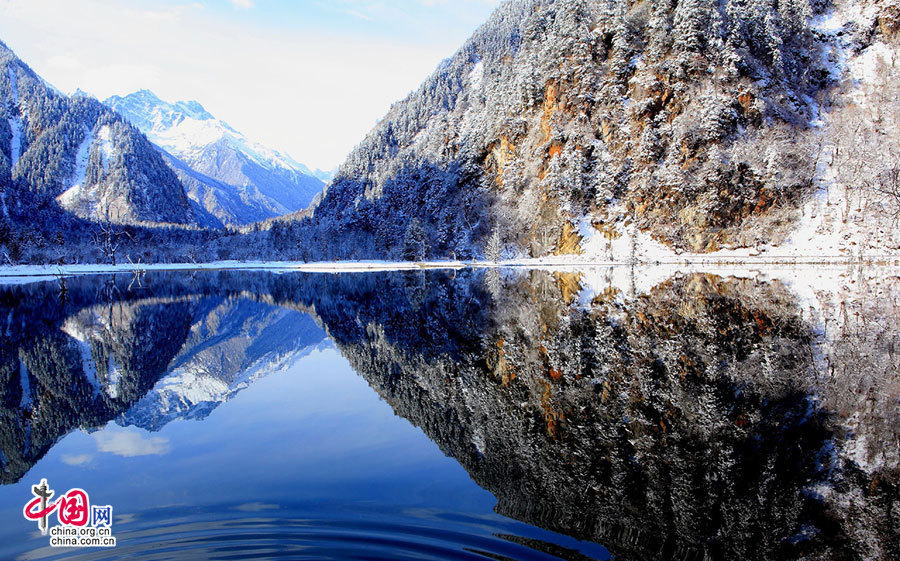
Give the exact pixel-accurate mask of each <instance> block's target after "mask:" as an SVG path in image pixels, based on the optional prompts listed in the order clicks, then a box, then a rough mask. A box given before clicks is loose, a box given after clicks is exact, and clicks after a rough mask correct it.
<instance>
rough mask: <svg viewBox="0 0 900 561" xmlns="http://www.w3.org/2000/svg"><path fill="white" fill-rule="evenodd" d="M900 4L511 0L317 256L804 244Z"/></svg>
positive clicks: (318, 241)
mask: <svg viewBox="0 0 900 561" xmlns="http://www.w3.org/2000/svg"><path fill="white" fill-rule="evenodd" d="M891 10H894V11H891ZM895 11H896V6H895V5H894V3H893V2H891V1H882V2H860V1H844V2H834V3H826V2H818V1H809V0H790V1H780V2H775V1H772V0H754V1H744V0H717V1H715V2H701V1H684V2H677V3H675V2H647V1H636V2H635V1H630V0H628V1H626V0H621V1H613V2H605V1H604V2H600V1H593V0H575V1H572V2H552V1H549V0H521V1H516V2H509V3H506V4H504V5H503V6H501V7H500V8H499V9H498V11H497V12H496V13H495V14H494V16H493V17H492V18H491V19H490V21H489V22H488V23H486V24H485V25H484V26H483V27H482V28H481V29H479V30H478V31H477V32H476V33H475V35H474V36H473V37H472V38H471V39H470V40H469V41H468V42H467V43H466V44H465V45H464V46H463V47H462V48H461V49H460V50H459V51H458V52H457V53H456V54H455V55H454V56H453V57H452V58H451V59H448V60H447V61H445V62H444V63H443V64H442V65H441V66H440V68H438V70H437V71H436V72H435V73H434V74H433V75H432V76H431V77H429V78H428V79H427V80H426V82H425V83H424V84H423V85H422V87H421V88H420V89H419V90H418V91H416V92H414V93H413V94H411V95H410V96H409V97H408V98H407V99H405V100H403V101H401V102H399V103H397V104H396V105H395V106H394V107H392V109H391V110H390V112H389V113H388V115H387V116H386V117H385V118H384V119H383V120H382V121H381V122H380V123H379V125H378V126H377V127H376V128H375V129H374V130H373V131H372V132H371V133H370V134H369V135H368V136H367V138H366V139H365V140H364V141H363V142H362V143H361V144H360V145H359V146H358V148H357V149H356V150H355V151H354V152H353V153H352V154H351V156H350V157H349V158H348V160H347V161H346V162H345V163H344V165H343V166H342V167H341V168H340V169H339V171H338V174H337V177H336V179H335V181H334V182H333V183H332V184H331V185H330V187H329V188H328V191H327V193H326V195H325V196H324V198H323V199H322V201H321V203H320V204H318V206H316V207H315V209H314V213H312V216H311V217H308V218H307V219H306V220H304V221H302V223H301V224H300V225H299V226H295V228H294V229H295V236H296V238H297V240H298V242H299V243H302V244H306V245H310V246H311V247H312V248H313V249H312V252H313V253H314V254H315V253H316V252H318V254H319V255H314V256H322V255H324V256H328V255H332V256H341V257H373V256H378V257H392V258H402V257H407V258H422V257H425V258H440V257H447V256H451V255H456V256H460V255H463V256H482V255H485V254H486V253H494V254H498V253H499V254H501V255H502V254H507V255H509V254H516V255H530V256H542V255H548V254H559V253H581V252H583V251H592V252H594V253H601V251H602V250H605V249H606V248H607V247H608V248H609V251H610V252H612V251H613V249H614V248H615V249H616V250H617V252H618V253H620V254H621V253H624V252H625V251H627V250H629V249H631V250H632V251H634V250H635V248H628V247H627V246H628V245H629V244H628V242H629V240H633V239H637V238H638V237H639V236H644V237H645V238H647V239H650V238H652V239H654V240H655V241H656V242H660V243H661V244H663V245H664V246H666V247H668V248H669V250H671V251H678V252H681V251H692V252H712V251H716V250H719V249H723V248H736V247H757V246H767V245H768V246H777V245H779V244H784V243H785V242H786V241H787V240H788V239H789V236H790V233H791V232H792V230H793V229H795V228H796V227H797V225H798V222H801V221H802V220H803V219H804V217H805V216H806V212H805V209H804V207H803V205H804V204H805V203H807V202H808V201H810V199H811V198H812V197H813V194H814V193H818V192H821V191H823V190H827V189H828V188H829V187H830V186H831V185H830V183H831V181H830V175H829V171H828V169H830V168H829V166H830V165H831V164H832V163H833V158H832V159H830V158H829V155H830V154H831V153H833V152H834V151H836V150H837V148H835V146H834V143H833V142H831V141H829V140H828V138H830V137H829V134H831V131H833V130H835V127H839V123H841V122H843V121H844V118H843V116H842V115H841V114H839V113H832V112H831V110H832V109H833V107H832V106H833V105H834V104H836V103H837V102H838V97H837V96H839V91H840V90H841V88H840V87H839V86H840V85H841V84H849V86H847V87H849V88H851V89H852V88H855V87H857V86H858V85H859V83H860V82H859V79H860V78H861V77H860V76H857V74H855V73H854V72H855V71H854V66H853V65H852V64H848V61H851V60H853V59H854V57H856V56H857V55H859V54H860V53H861V52H862V51H864V50H866V49H868V48H869V47H870V46H872V45H875V46H877V45H887V44H889V42H890V41H893V39H892V38H893V37H894V36H895V32H894V31H892V30H893V29H894V27H892V25H894V24H893V23H892V22H893V21H894V19H892V18H893V17H894V16H892V15H891V14H894V13H895ZM886 42H888V43H886ZM864 78H865V77H862V79H863V83H866V80H865V79H864ZM841 87H843V86H841ZM835 107H836V106H835ZM844 183H848V180H845V181H844ZM871 198H872V199H873V200H877V201H879V202H881V203H883V204H882V206H885V207H890V208H895V207H896V208H900V207H897V203H896V201H894V200H893V199H891V197H890V196H880V197H877V196H875V193H872V197H871ZM891 205H894V206H891ZM870 208H874V205H870ZM895 210H896V209H895ZM873 212H874V211H873ZM813 213H814V214H815V211H813ZM832 226H833V225H832ZM819 233H820V234H821V233H822V232H819ZM421 240H425V242H424V244H423V243H422V242H421ZM589 241H590V242H591V243H588V242H589ZM588 246H590V248H589V247H588ZM620 246H621V247H620ZM486 250H489V251H486ZM617 257H624V256H623V255H618V256H617Z"/></svg>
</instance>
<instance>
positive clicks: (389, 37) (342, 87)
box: [0, 0, 499, 169]
mask: <svg viewBox="0 0 900 561" xmlns="http://www.w3.org/2000/svg"><path fill="white" fill-rule="evenodd" d="M498 3H499V0H393V1H390V0H299V1H291V0H206V1H202V2H200V1H191V0H157V1H154V2H149V1H146V0H144V1H139V0H77V1H74V0H0V39H2V40H3V41H4V42H5V43H7V45H9V46H10V47H11V48H12V49H13V50H14V51H15V52H16V54H17V55H19V57H21V58H22V59H23V60H25V62H26V63H28V64H29V65H30V66H31V67H32V68H34V69H35V71H37V72H38V73H39V74H41V75H42V76H43V77H44V78H45V79H46V80H48V81H49V82H50V83H52V84H53V85H55V86H56V87H58V88H59V89H61V90H62V91H64V92H66V93H71V92H73V91H74V90H75V89H76V88H81V89H83V90H85V91H87V92H89V93H91V94H93V95H95V96H97V97H98V98H101V99H103V98H106V97H108V96H110V95H113V94H120V95H121V94H125V93H130V92H132V91H135V90H137V89H141V88H148V89H151V90H153V91H154V92H156V93H157V94H158V95H159V96H160V97H162V98H163V99H167V100H169V101H176V100H181V99H195V100H197V101H199V102H200V103H202V104H203V105H204V106H205V107H206V108H207V109H208V110H209V111H210V112H211V113H212V114H213V115H215V116H216V117H218V118H220V119H223V120H225V121H227V122H229V123H230V124H231V125H232V126H233V127H235V128H236V129H238V130H240V131H242V132H244V133H245V134H247V136H249V137H250V138H252V139H255V140H259V141H261V142H263V143H264V144H268V145H270V146H271V147H273V148H276V149H279V150H283V151H286V152H288V153H289V154H291V155H292V156H294V157H295V158H296V159H298V160H299V161H301V162H304V163H306V164H307V165H309V166H311V167H320V168H323V169H329V168H332V167H334V166H336V165H338V164H339V163H340V162H341V161H343V159H344V157H345V156H346V154H347V153H348V152H349V151H350V150H351V149H352V148H353V146H354V145H356V143H358V142H359V141H360V140H362V138H363V137H364V136H365V134H366V133H367V132H368V130H369V129H371V127H372V126H373V125H374V124H375V122H376V121H377V119H379V118H380V117H381V116H383V115H384V113H386V112H387V109H388V108H389V107H390V105H391V103H393V102H394V101H397V100H399V99H401V98H402V97H404V96H405V95H406V94H408V93H409V92H410V91H411V90H413V89H415V88H416V87H417V86H418V85H419V84H420V83H421V82H422V80H424V78H425V77H426V76H428V74H430V73H431V72H432V71H433V70H434V68H435V67H436V66H437V64H438V62H440V60H441V59H443V58H446V57H448V56H451V55H452V54H453V53H454V52H455V51H456V49H457V48H458V47H459V46H461V45H462V43H463V42H464V41H465V40H466V38H467V37H468V36H469V35H470V34H471V33H472V32H473V31H474V30H475V29H476V28H477V27H478V26H479V25H480V24H481V23H483V22H484V21H485V20H486V19H487V18H488V17H489V15H490V14H491V12H492V11H493V10H494V9H495V8H496V5H497V4H498Z"/></svg>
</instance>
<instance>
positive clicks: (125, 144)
mask: <svg viewBox="0 0 900 561" xmlns="http://www.w3.org/2000/svg"><path fill="white" fill-rule="evenodd" d="M0 98H2V102H3V114H4V118H3V119H0V152H2V156H0V184H2V186H3V191H2V195H0V197H2V200H3V204H2V205H0V206H2V208H0V212H2V215H3V217H4V218H9V217H10V214H20V215H23V216H24V215H28V216H29V217H30V219H31V220H33V219H34V216H33V210H34V209H39V208H46V207H47V206H49V205H59V206H62V207H63V208H64V209H66V210H68V211H71V212H73V213H75V214H77V215H78V216H81V217H84V218H88V219H92V220H104V221H105V220H110V221H113V222H118V223H138V222H145V223H146V222H153V223H173V224H193V223H195V220H196V217H195V213H194V210H193V207H192V206H191V203H190V201H189V200H188V198H187V196H186V195H185V192H184V186H183V185H182V184H181V182H180V181H179V180H178V178H177V177H176V176H175V174H174V173H172V171H171V170H170V169H169V168H168V167H167V166H166V165H165V163H164V162H163V160H162V158H161V157H160V155H159V154H158V153H157V152H156V150H155V149H154V147H153V146H152V145H151V144H150V143H149V142H148V141H147V139H146V138H145V137H144V136H143V135H142V134H141V133H140V132H139V131H138V130H137V129H135V128H134V127H132V126H131V125H129V124H128V123H126V122H125V121H124V120H123V119H122V118H121V117H119V116H118V115H117V114H116V113H114V112H113V111H110V110H109V109H107V108H106V107H104V106H103V105H101V104H100V103H99V102H97V101H96V100H92V99H88V98H85V97H75V98H72V99H70V98H67V97H65V96H63V95H61V94H59V93H58V92H56V91H55V90H53V89H52V88H51V87H49V86H48V85H47V84H45V83H44V82H43V81H42V80H41V78H40V77H38V76H37V75H36V74H35V73H34V72H33V71H32V70H31V69H30V68H28V66H26V65H25V64H24V63H22V61H20V60H19V59H18V58H16V56H15V55H14V54H13V53H12V51H10V50H9V49H8V48H7V47H6V46H5V45H2V44H0Z"/></svg>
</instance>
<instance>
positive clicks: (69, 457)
mask: <svg viewBox="0 0 900 561" xmlns="http://www.w3.org/2000/svg"><path fill="white" fill-rule="evenodd" d="M93 459H94V455H93V454H78V455H73V454H63V456H62V461H63V463H64V464H67V465H70V466H84V465H87V464H89V463H91V460H93Z"/></svg>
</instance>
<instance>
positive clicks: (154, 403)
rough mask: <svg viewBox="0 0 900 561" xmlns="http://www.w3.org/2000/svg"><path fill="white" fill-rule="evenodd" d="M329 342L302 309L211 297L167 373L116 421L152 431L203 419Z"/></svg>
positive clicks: (328, 344)
mask: <svg viewBox="0 0 900 561" xmlns="http://www.w3.org/2000/svg"><path fill="white" fill-rule="evenodd" d="M330 345H331V343H330V341H329V340H328V339H327V338H326V336H325V332H324V331H323V330H322V328H320V327H319V326H317V325H316V323H315V322H314V321H313V319H312V318H311V317H310V316H309V315H307V314H305V313H303V312H298V311H294V310H287V309H282V308H276V307H274V306H270V305H268V304H263V303H258V302H252V301H249V300H239V301H230V300H229V301H219V300H218V299H213V300H211V301H208V302H206V303H204V304H203V305H202V306H201V310H200V314H199V316H198V318H197V321H196V322H195V323H194V324H193V325H192V326H191V332H190V335H189V336H188V340H187V343H186V345H185V347H184V348H183V349H182V350H181V352H179V354H178V356H176V357H175V359H174V360H173V362H172V364H171V365H170V370H169V373H168V374H167V375H166V376H164V377H163V378H162V379H160V380H159V382H157V384H156V385H155V386H154V388H153V389H152V390H151V391H150V392H149V393H147V394H146V395H145V396H143V397H142V398H141V400H140V401H138V403H137V404H135V406H134V407H132V408H131V409H130V410H129V411H127V412H126V413H124V414H123V415H122V417H121V418H120V420H119V422H120V423H121V424H123V425H135V426H139V427H142V428H145V429H147V430H152V431H156V430H159V429H161V428H162V427H163V426H165V425H166V424H168V423H170V422H172V421H174V420H176V419H203V418H205V417H206V416H207V415H209V414H210V413H211V412H212V411H213V410H214V409H215V408H216V407H218V406H219V405H221V404H222V403H225V402H226V401H228V400H229V399H231V398H232V397H234V396H235V395H236V394H237V393H239V392H241V391H242V390H244V389H246V388H248V387H249V386H250V385H251V384H252V383H253V382H255V381H257V380H259V379H261V378H263V377H265V376H268V375H269V374H272V373H274V372H283V371H286V370H288V369H289V368H290V366H291V365H293V364H294V363H296V362H297V361H298V360H300V359H301V358H303V357H305V356H307V355H309V354H310V353H312V352H313V351H315V350H317V349H323V348H326V347H328V346H330Z"/></svg>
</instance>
